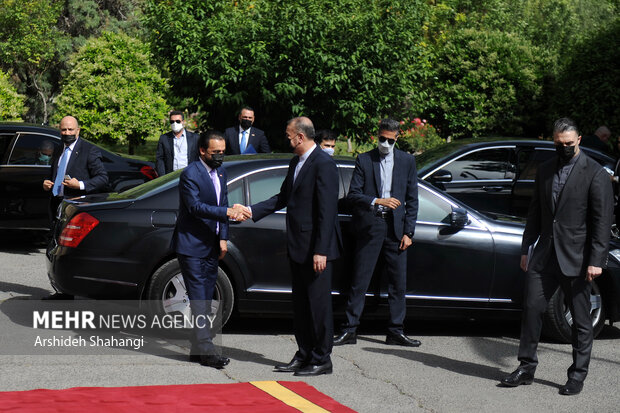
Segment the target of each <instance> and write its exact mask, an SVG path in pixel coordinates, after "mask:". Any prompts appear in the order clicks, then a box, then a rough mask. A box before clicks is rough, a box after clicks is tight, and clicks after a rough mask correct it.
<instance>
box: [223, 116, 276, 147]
mask: <svg viewBox="0 0 620 413" xmlns="http://www.w3.org/2000/svg"><path fill="white" fill-rule="evenodd" d="M253 124H254V109H252V108H251V107H249V106H244V107H243V108H241V111H240V112H239V124H238V125H237V126H233V127H230V128H227V129H226V130H225V131H224V134H225V135H226V155H239V154H252V153H270V152H271V148H270V147H269V142H267V137H266V136H265V132H263V131H262V130H260V129H258V128H255V127H253V126H252V125H253Z"/></svg>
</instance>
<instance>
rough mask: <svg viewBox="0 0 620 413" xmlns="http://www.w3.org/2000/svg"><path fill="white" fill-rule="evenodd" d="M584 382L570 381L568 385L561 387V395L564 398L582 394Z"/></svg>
mask: <svg viewBox="0 0 620 413" xmlns="http://www.w3.org/2000/svg"><path fill="white" fill-rule="evenodd" d="M582 389H583V382H582V381H579V380H575V379H568V381H567V382H566V384H565V385H564V386H562V387H560V394H561V395H563V396H574V395H575V394H579V393H581V390H582Z"/></svg>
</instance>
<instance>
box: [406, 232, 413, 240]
mask: <svg viewBox="0 0 620 413" xmlns="http://www.w3.org/2000/svg"><path fill="white" fill-rule="evenodd" d="M405 235H406V236H408V237H409V239H413V232H407V233H406V234H405Z"/></svg>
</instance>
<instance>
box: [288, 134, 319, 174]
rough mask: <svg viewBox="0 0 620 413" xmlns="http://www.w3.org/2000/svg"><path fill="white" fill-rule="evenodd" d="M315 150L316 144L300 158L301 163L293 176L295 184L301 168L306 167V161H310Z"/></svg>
mask: <svg viewBox="0 0 620 413" xmlns="http://www.w3.org/2000/svg"><path fill="white" fill-rule="evenodd" d="M315 149H316V143H315V144H313V145H312V147H310V149H308V150H307V151H306V152H305V153H304V154H303V155H301V156H300V157H299V163H298V164H297V166H296V167H295V174H294V175H293V182H295V179H297V175H298V174H299V171H301V167H302V166H304V163H305V162H306V160H307V159H308V157H309V156H310V154H311V153H312V151H313V150H315Z"/></svg>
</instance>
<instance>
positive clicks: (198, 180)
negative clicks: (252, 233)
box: [172, 131, 245, 369]
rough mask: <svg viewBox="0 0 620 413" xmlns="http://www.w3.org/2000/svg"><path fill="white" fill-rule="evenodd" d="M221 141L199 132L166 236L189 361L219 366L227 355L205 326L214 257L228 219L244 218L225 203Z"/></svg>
mask: <svg viewBox="0 0 620 413" xmlns="http://www.w3.org/2000/svg"><path fill="white" fill-rule="evenodd" d="M225 149H226V144H225V141H224V136H222V134H221V133H220V132H216V131H209V132H206V133H204V134H202V135H201V136H200V139H199V153H200V156H199V159H198V161H196V162H193V163H191V164H189V165H188V166H187V167H186V168H185V170H184V171H183V172H182V173H181V177H180V179H179V198H180V202H179V217H178V219H177V224H176V228H175V230H174V235H173V237H172V245H173V249H174V251H175V252H176V253H177V258H178V260H179V265H180V267H181V273H182V274H183V280H184V281H185V287H186V288H187V295H188V296H189V299H190V307H191V310H192V316H193V321H194V330H193V334H192V339H191V343H192V349H191V350H190V361H200V363H201V364H202V365H204V366H209V367H214V368H217V369H221V368H223V367H224V366H226V365H227V364H228V363H229V362H230V360H229V359H228V358H226V357H223V356H221V355H218V354H216V348H215V345H214V344H213V338H214V332H213V331H212V329H211V328H210V323H209V322H208V320H209V318H212V317H213V316H212V315H211V301H212V299H213V291H214V288H215V282H216V280H217V272H218V261H219V260H221V259H222V258H224V255H226V252H227V246H226V240H227V239H228V218H233V219H236V220H244V219H245V217H244V216H243V214H242V213H240V210H239V207H241V208H243V207H242V206H240V205H235V207H233V208H228V190H227V188H226V171H225V170H224V169H223V168H220V166H221V165H222V161H223V159H224V151H225Z"/></svg>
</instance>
